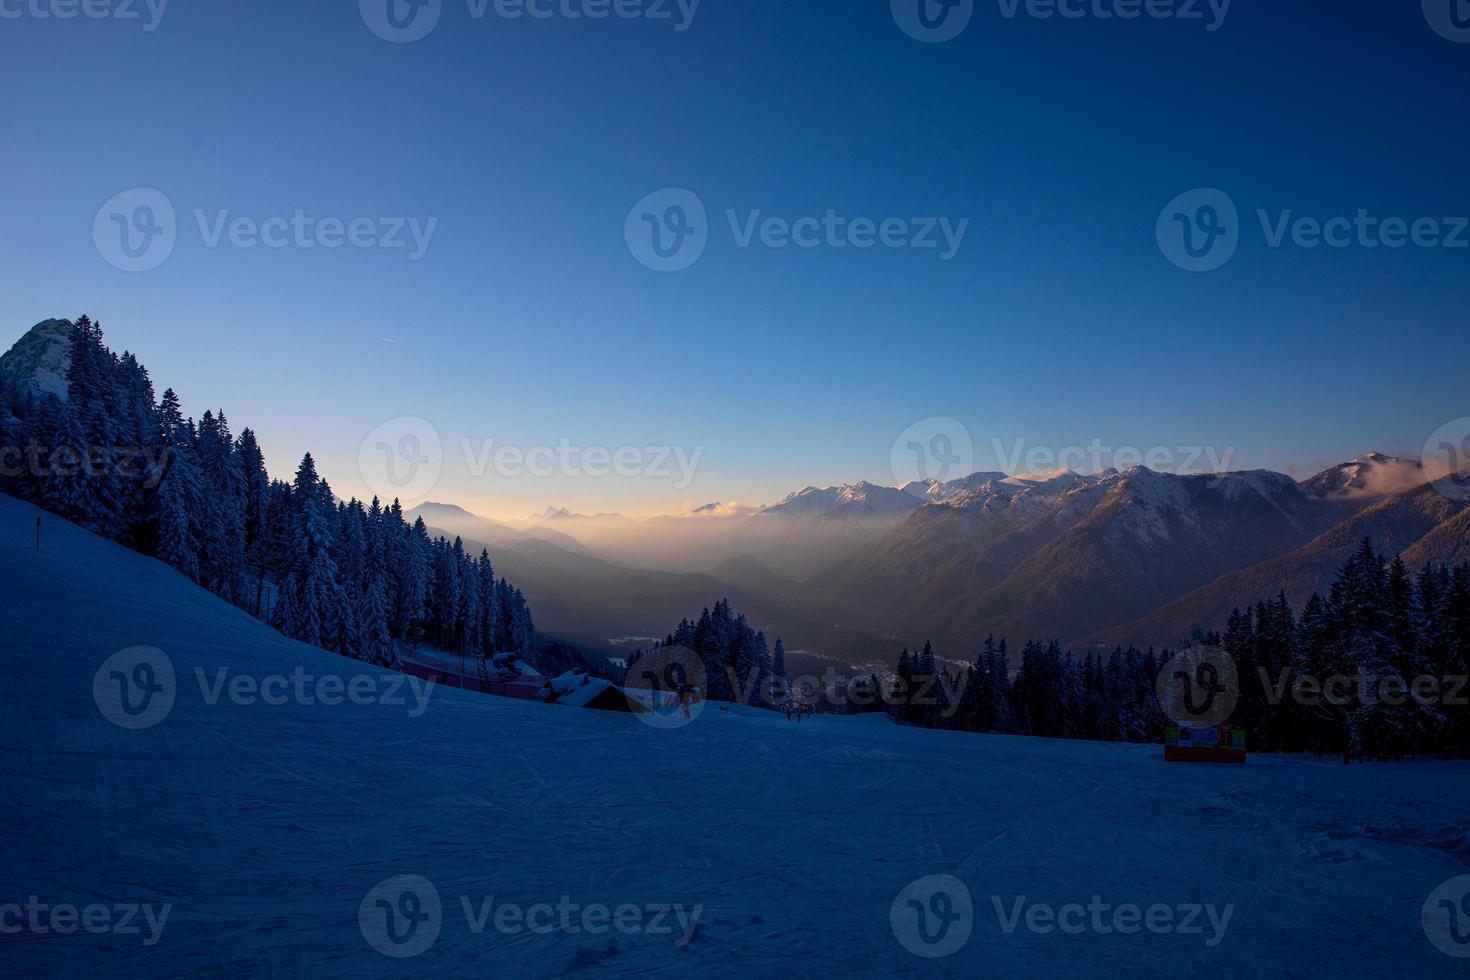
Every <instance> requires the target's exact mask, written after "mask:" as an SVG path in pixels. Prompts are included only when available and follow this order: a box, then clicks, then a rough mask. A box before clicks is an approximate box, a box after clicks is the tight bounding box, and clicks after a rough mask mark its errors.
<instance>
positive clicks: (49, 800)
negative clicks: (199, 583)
mask: <svg viewBox="0 0 1470 980" xmlns="http://www.w3.org/2000/svg"><path fill="white" fill-rule="evenodd" d="M36 513H37V512H36V511H35V509H34V508H32V507H29V506H27V505H24V504H21V503H18V502H16V501H14V500H11V499H9V498H0V581H3V582H4V583H5V588H4V589H0V610H3V612H4V613H5V614H6V615H5V617H4V621H5V623H6V644H5V647H4V657H5V674H4V676H3V681H0V737H3V740H4V745H5V746H6V751H5V752H4V753H3V754H0V759H3V762H0V780H3V785H4V787H5V789H4V798H5V804H6V805H5V807H4V811H3V812H4V818H3V827H0V902H27V901H28V900H29V897H30V896H33V895H34V896H37V897H38V899H39V901H41V902H50V903H55V902H69V903H74V904H77V905H79V906H85V905H87V904H89V903H104V904H106V905H109V906H110V905H113V904H115V903H142V902H149V903H155V906H156V905H158V904H162V903H168V904H169V905H170V911H169V915H168V918H167V920H166V924H165V925H164V928H163V930H162V932H161V934H160V936H159V941H158V942H157V943H156V944H155V945H151V946H146V945H144V942H143V940H144V939H145V938H147V935H148V933H147V928H146V926H145V927H144V930H143V932H142V933H141V934H132V935H118V934H109V935H91V934H87V933H86V932H84V931H81V930H78V931H77V932H76V933H75V934H70V935H58V934H55V933H48V934H36V933H34V932H30V931H23V932H22V933H20V934H8V935H5V936H4V937H3V939H0V964H3V972H4V973H5V974H6V975H7V976H51V975H66V976H108V977H130V976H139V977H150V978H151V977H157V976H185V975H190V976H193V975H204V976H320V977H328V976H351V977H379V976H382V977H390V976H392V977H399V976H404V975H406V974H408V973H413V974H415V975H422V976H464V977H480V976H486V975H495V976H517V977H521V976H524V977H549V976H564V975H572V976H589V977H590V976H627V977H633V976H706V975H718V976H737V975H738V976H751V975H755V976H762V975H770V976H777V975H782V976H784V975H790V974H792V973H794V972H799V973H803V974H808V975H812V976H853V977H858V976H883V977H893V976H897V977H936V976H937V977H964V978H972V977H977V976H1007V977H1009V976H1018V977H1033V976H1034V977H1094V976H1124V975H1128V976H1145V977H1160V978H1162V977H1259V978H1265V977H1280V976H1298V977H1309V976H1310V977H1316V976H1416V977H1417V976H1426V977H1433V976H1463V970H1462V969H1461V967H1460V966H1459V962H1458V961H1455V960H1452V959H1450V958H1449V957H1446V956H1444V955H1442V954H1441V953H1439V952H1437V951H1436V950H1435V949H1434V947H1433V946H1431V945H1430V943H1429V942H1428V941H1427V940H1426V938H1425V935H1424V932H1423V930H1422V928H1421V925H1420V910H1421V908H1422V907H1423V905H1424V903H1425V900H1426V898H1428V896H1429V895H1430V893H1431V892H1432V891H1433V890H1434V889H1435V888H1436V887H1438V886H1439V885H1440V884H1441V883H1442V882H1444V881H1446V880H1448V879H1451V878H1453V877H1455V876H1458V875H1463V874H1465V873H1466V872H1467V864H1466V861H1467V857H1466V851H1465V838H1464V833H1463V830H1464V828H1465V827H1466V826H1467V825H1470V778H1467V776H1470V766H1467V765H1466V764H1464V763H1447V762H1434V761H1418V762H1410V763H1403V764H1379V765H1355V766H1343V765H1342V764H1341V763H1340V762H1333V761H1322V762H1317V761H1314V760H1311V759H1303V758H1277V757H1255V758H1253V759H1252V760H1251V762H1250V764H1248V765H1245V766H1200V767H1190V766H1180V765H1167V764H1165V763H1164V762H1163V761H1162V760H1161V757H1160V749H1159V748H1158V747H1155V746H1139V745H1116V744H1096V743H1078V742H1066V741H1050V740H1041V739H1024V738H1007V737H999V736H978V735H965V734H959V733H948V732H938V731H926V730H919V729H912V728H900V727H896V726H894V725H892V724H890V723H889V722H888V721H887V720H886V718H884V717H882V716H873V715H869V716H862V717H856V718H837V717H825V716H815V717H810V718H807V719H806V720H805V721H804V722H803V723H802V724H801V725H795V724H792V723H790V722H787V721H786V720H785V718H784V716H783V715H778V714H773V713H769V712H761V711H756V710H753V709H739V708H737V709H733V710H731V711H728V712H727V711H718V710H706V711H703V712H702V713H701V714H700V715H699V717H698V718H697V719H695V720H694V721H693V722H692V723H691V724H689V725H687V726H685V727H682V728H674V729H669V730H663V729H658V728H654V727H651V726H649V725H645V724H643V723H642V722H641V721H640V720H639V719H638V717H636V716H633V715H628V714H616V713H605V712H596V711H561V710H557V709H556V708H554V707H549V706H547V705H544V704H539V703H535V702H521V701H514V700H508V699H502V698H493V697H485V696H483V695H479V694H475V693H470V692H461V691H456V690H446V689H433V690H432V691H431V693H430V696H429V698H428V699H427V703H426V704H425V705H424V706H423V708H422V710H420V711H417V712H416V710H415V705H416V704H417V702H416V700H415V695H414V693H413V690H412V689H411V687H410V685H408V684H403V685H402V688H401V689H399V690H398V691H397V693H398V694H400V695H401V696H403V697H405V698H406V699H407V704H406V705H395V704H391V703H388V702H387V701H386V700H375V701H373V702H372V703H356V702H353V701H350V700H348V701H343V702H342V703H338V704H333V705H329V704H325V703H321V702H312V703H304V702H302V701H299V700H298V699H296V698H295V697H290V698H287V699H286V701H285V703H281V704H268V703H264V702H262V701H258V700H257V701H255V702H246V701H241V700H238V699H236V698H234V697H231V696H230V695H229V694H228V693H226V694H223V695H220V696H218V697H215V698H214V699H213V701H211V698H210V696H209V694H208V690H209V689H210V686H211V685H213V684H214V683H215V680H216V679H217V678H218V677H219V676H220V674H219V672H220V671H225V672H226V676H227V677H228V678H236V677H241V676H243V677H247V678H251V679H253V680H255V681H257V682H258V681H260V680H262V679H264V678H268V677H271V676H285V677H290V676H291V675H292V673H293V672H294V671H295V670H296V669H297V668H300V669H301V670H302V671H303V672H305V673H306V674H307V675H308V676H322V675H337V676H342V677H349V678H350V677H365V678H370V679H372V680H373V683H374V684H375V685H382V684H385V683H391V682H394V677H395V675H392V674H390V673H387V672H384V671H381V670H378V669H376V668H372V667H368V666H366V665H363V664H359V663H355V662H352V661H347V660H344V659H342V658H340V657H336V656H333V655H330V654H327V653H324V652H322V651H319V650H315V649H312V648H309V647H305V646H303V645H301V644H298V643H295V642H292V641H290V640H287V639H285V638H284V637H282V636H280V635H279V634H276V633H275V632H273V631H271V630H270V629H268V628H266V627H265V626H263V625H262V624H261V623H259V622H257V621H255V620H254V619H252V618H251V617H250V616H248V615H246V614H245V613H243V612H241V611H239V610H237V609H235V608H233V607H231V606H229V605H227V604H226V603H224V602H223V601H221V600H219V599H217V598H215V597H213V596H210V595H208V594H207V593H205V592H204V591H202V590H200V589H198V588H197V587H195V586H194V585H192V584H191V583H189V582H188V581H186V580H185V579H183V578H182V577H181V576H179V575H178V574H176V573H175V572H173V571H172V570H171V569H169V568H167V567H165V566H163V565H162V564H160V563H158V562H155V561H152V560H150V559H147V558H143V557H141V556H139V555H137V554H134V553H132V552H130V551H127V550H125V549H123V548H121V547H119V546H117V545H114V544H111V543H109V542H105V541H102V540H100V539H98V538H96V537H94V536H92V535H90V534H87V533H85V532H83V531H81V530H79V529H77V528H75V527H72V526H71V525H69V524H66V523H65V522H63V521H60V520H59V519H56V518H53V517H49V516H48V517H45V518H44V523H43V547H42V549H41V551H39V552H37V551H36V550H35V547H34V519H35V516H36ZM138 645H149V646H153V647H156V648H158V650H160V651H162V652H163V653H164V654H165V655H166V656H167V657H168V658H169V663H170V664H171V666H172V670H173V673H174V675H175V677H176V685H175V693H174V699H173V703H172V706H171V708H170V709H169V710H168V712H167V714H166V716H165V717H163V718H162V719H161V720H159V721H158V722H157V724H154V725H153V726H152V727H146V728H141V729H138V730H128V729H125V728H122V727H119V726H118V725H115V724H113V723H112V722H110V721H108V720H107V718H106V717H104V716H103V715H102V713H101V712H100V711H99V707H98V702H97V701H96V700H94V687H93V685H94V677H96V676H98V675H99V668H102V667H103V666H104V664H106V662H107V661H108V659H109V658H110V657H112V656H113V655H114V654H116V653H118V652H119V651H121V650H123V649H125V648H130V647H135V646H138ZM196 672H197V673H196ZM200 675H202V676H203V678H204V679H205V680H206V681H207V682H208V684H207V685H204V687H203V688H202V687H201V682H200V680H199V677H200ZM100 676H101V683H103V684H104V686H105V685H106V684H107V683H108V682H109V679H110V678H109V675H108V674H107V672H106V671H102V672H101V674H100ZM375 690H377V691H378V692H379V693H385V692H386V688H384V687H377V686H375ZM399 875H418V876H421V877H422V878H423V879H426V880H427V882H429V883H430V884H432V886H433V887H434V889H435V892H436V893H437V895H438V897H439V909H440V911H439V914H438V915H437V917H435V918H434V925H435V926H436V927H437V933H436V935H434V936H433V937H432V941H431V942H428V943H426V944H425V947H424V948H423V950H422V952H420V953H419V955H417V956H416V957H414V958H413V959H410V960H407V961H404V960H398V959H392V958H389V957H387V956H384V955H381V954H380V953H378V952H376V951H375V950H374V949H373V948H371V947H370V946H369V945H368V942H367V940H366V938H365V935H364V932H363V928H362V923H363V922H364V921H371V919H370V917H371V916H374V915H376V916H378V918H379V919H381V918H382V916H383V912H382V910H381V908H380V907H377V906H376V905H375V903H374V902H370V901H366V899H367V898H368V897H369V894H370V892H372V890H373V889H375V888H377V887H378V886H379V885H380V884H381V883H383V882H385V881H387V880H388V879H391V878H394V877H395V876H399ZM930 875H948V876H951V877H952V878H954V879H957V880H958V881H959V882H961V883H962V884H963V886H964V887H965V888H966V890H967V891H968V893H969V895H970V897H971V899H972V906H973V913H972V915H971V916H970V917H969V918H968V919H967V920H966V925H967V926H968V927H969V929H970V935H969V938H968V940H967V942H966V943H965V944H964V945H963V946H962V948H960V949H959V951H958V952H956V953H954V954H953V955H951V956H948V957H945V958H943V959H932V960H926V959H920V958H919V957H917V956H915V955H913V954H911V953H910V952H909V951H908V950H907V949H905V947H904V946H903V945H902V944H901V942H900V939H899V937H898V935H897V934H896V933H895V930H894V925H893V923H894V922H895V921H898V922H900V923H901V924H902V922H903V918H902V917H903V916H905V915H907V916H910V917H912V915H913V911H912V907H910V906H908V905H906V904H905V903H904V902H902V901H897V900H898V899H900V897H901V895H902V894H903V893H904V891H905V889H907V888H909V886H910V885H911V884H912V883H914V882H915V881H917V880H919V879H923V878H925V877H926V876H930ZM393 894H394V895H395V897H396V896H397V895H398V893H397V892H394V893H393ZM910 894H912V893H910ZM492 896H493V898H492ZM1093 896H1098V898H1099V899H1100V900H1101V901H1103V902H1106V903H1109V904H1111V905H1119V904H1122V903H1132V904H1136V905H1138V906H1140V907H1141V908H1144V909H1147V908H1149V907H1150V906H1153V905H1156V904H1164V905H1168V906H1180V905H1187V904H1192V903H1199V904H1203V903H1211V904H1212V905H1214V906H1215V907H1216V908H1217V909H1219V910H1223V909H1225V908H1227V907H1228V908H1230V910H1231V913H1232V914H1231V917H1230V920H1229V923H1228V928H1227V929H1226V931H1225V932H1224V934H1223V937H1222V938H1221V939H1220V941H1219V942H1218V943H1217V944H1215V945H1207V944H1206V940H1207V939H1208V938H1209V936H1210V929H1209V927H1208V926H1206V927H1205V932H1204V934H1202V935H1181V934H1177V933H1176V934H1153V933H1150V932H1148V931H1146V930H1143V931H1138V932H1136V933H1132V934H1119V933H1117V932H1111V931H1110V932H1109V933H1107V934H1102V933H1100V932H1097V931H1094V930H1092V929H1091V928H1088V929H1086V930H1084V931H1083V932H1082V933H1081V934H1078V935H1069V934H1064V933H1063V932H1061V931H1060V930H1057V929H1051V930H1049V931H1046V932H1038V931H1033V930H1031V929H1028V928H1027V927H1026V925H1025V922H1024V919H1023V920H1022V922H1021V924H1020V925H1019V926H1018V927H1017V928H1015V929H1013V930H1011V931H1007V929H1006V928H1005V925H1004V924H1003V921H1002V918H1003V917H1002V915H1000V914H999V913H998V912H997V905H998V906H1000V908H1001V909H1002V910H1003V911H1004V918H1006V919H1009V916H1010V914H1011V909H1012V908H1014V907H1015V903H1016V902H1017V901H1018V900H1024V901H1025V902H1026V903H1027V904H1028V907H1029V905H1030V904H1033V903H1047V904H1051V905H1055V906H1059V905H1063V904H1066V903H1080V904H1082V905H1084V906H1085V905H1087V904H1088V903H1089V902H1091V901H1092V900H1093ZM563 897H565V898H566V899H567V900H568V901H570V902H573V903H578V904H579V905H581V906H587V905H589V904H591V903H599V904H602V905H606V906H608V907H609V908H613V909H616V908H617V907H619V906H620V905H625V904H632V905H636V906H638V907H640V908H646V907H649V906H673V905H678V906H680V907H682V908H683V909H685V910H686V912H687V911H690V910H694V909H695V908H696V907H698V910H699V914H698V918H697V923H696V925H695V928H694V929H693V931H692V935H691V936H690V938H689V940H688V941H687V942H685V943H683V944H679V943H677V942H676V940H678V939H679V938H680V931H679V927H678V920H677V919H676V917H675V916H674V915H672V914H669V915H667V916H664V917H661V919H660V922H661V923H662V924H663V925H665V926H669V925H672V926H673V931H672V932H670V933H664V934H658V935H655V934H651V933H649V932H636V933H632V934H623V933H619V932H616V931H611V932H606V933H602V934H597V935H592V934H589V933H587V932H579V933H577V934H570V933H567V932H563V931H561V930H560V929H553V930H552V931H550V932H548V933H545V934H539V933H532V932H529V931H526V930H525V929H521V930H520V931H518V932H514V933H510V932H502V931H499V930H497V929H496V927H495V924H494V920H493V919H491V920H490V921H489V922H488V923H486V924H484V925H483V927H482V928H481V929H480V930H479V931H476V929H475V927H474V921H473V919H474V916H475V915H478V913H479V910H480V909H482V908H484V907H486V906H485V903H486V902H487V901H489V902H491V903H492V904H491V906H490V907H491V908H492V909H494V908H499V907H502V906H505V905H508V904H511V905H516V906H519V907H520V908H521V909H522V910H525V909H528V908H529V907H530V906H532V905H536V904H538V903H546V904H549V905H551V906H553V907H554V906H556V905H557V904H558V903H559V902H561V901H562V900H563ZM1023 897H1024V899H1023ZM466 907H468V909H469V910H470V912H471V915H470V916H468V917H467V915H466V911H465V910H466ZM929 907H930V908H937V907H936V906H929ZM410 911H412V910H410ZM424 914H428V913H424ZM643 921H644V922H648V921H649V920H648V919H647V918H645V919H644V920H643ZM931 927H932V923H931ZM910 939H911V940H912V934H910Z"/></svg>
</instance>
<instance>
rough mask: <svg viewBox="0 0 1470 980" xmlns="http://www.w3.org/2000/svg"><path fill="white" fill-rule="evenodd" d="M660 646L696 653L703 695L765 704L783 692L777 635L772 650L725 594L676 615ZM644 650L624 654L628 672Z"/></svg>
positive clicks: (782, 659) (782, 651) (780, 646)
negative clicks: (689, 613)
mask: <svg viewBox="0 0 1470 980" xmlns="http://www.w3.org/2000/svg"><path fill="white" fill-rule="evenodd" d="M662 647H663V648H669V647H682V648H684V649H686V650H690V651H693V652H694V654H696V655H697V656H698V658H699V664H700V666H701V667H702V668H703V670H704V676H705V685H704V690H703V691H701V692H700V693H701V695H702V696H703V697H704V699H705V700H708V701H727V702H739V703H741V704H750V705H755V706H757V707H770V706H772V704H774V703H776V702H778V701H780V700H783V699H784V698H785V696H786V691H785V689H784V685H783V683H782V682H783V681H784V680H785V677H786V651H785V647H784V646H783V644H782V643H781V640H780V639H779V638H778V639H777V640H776V648H775V650H774V651H772V650H771V648H770V646H769V645H768V644H767V642H766V636H765V634H764V633H762V632H760V631H759V630H757V629H754V628H753V627H752V626H751V625H750V622H749V620H747V619H746V618H745V615H744V614H743V613H740V614H737V613H736V612H735V611H734V610H733V609H731V608H730V600H728V599H721V600H720V601H719V602H716V603H715V604H714V607H713V608H710V609H705V610H704V611H703V612H702V613H701V614H700V616H699V619H698V620H695V621H693V622H691V621H690V620H688V619H685V620H683V621H681V622H680V623H679V625H678V627H677V628H676V629H675V630H674V632H672V633H670V634H669V635H668V636H667V637H665V638H664V641H663V644H662ZM643 656H644V652H643V651H642V650H639V651H636V652H634V653H633V654H632V656H630V657H629V658H628V670H629V673H630V674H631V672H632V668H633V666H634V665H635V664H637V663H638V661H639V660H641V659H642V658H643ZM685 666H688V665H685ZM690 683H692V681H691V682H690Z"/></svg>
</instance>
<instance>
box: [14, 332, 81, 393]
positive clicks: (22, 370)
mask: <svg viewBox="0 0 1470 980" xmlns="http://www.w3.org/2000/svg"><path fill="white" fill-rule="evenodd" d="M74 329H75V327H74V325H73V324H72V322H71V321H70V320H42V321H41V322H40V323H38V324H36V325H35V326H34V327H32V328H31V329H30V330H28V331H26V334H25V336H23V337H21V338H20V339H19V340H17V341H16V342H15V345H14V346H13V347H11V348H10V350H8V351H6V352H5V353H4V354H3V355H0V375H3V376H4V377H5V378H6V379H7V380H9V381H10V382H11V383H13V384H17V385H23V386H26V387H29V388H30V389H31V390H32V391H33V392H37V393H48V394H52V395H55V396H56V397H58V398H61V399H63V400H65V399H66V397H67V391H68V388H69V387H70V385H69V383H68V382H67V380H66V376H67V373H68V372H69V371H70V370H71V336H72V331H73V330H74Z"/></svg>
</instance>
